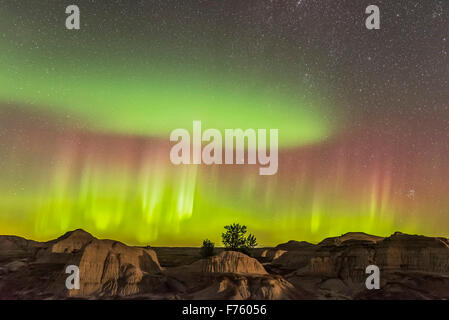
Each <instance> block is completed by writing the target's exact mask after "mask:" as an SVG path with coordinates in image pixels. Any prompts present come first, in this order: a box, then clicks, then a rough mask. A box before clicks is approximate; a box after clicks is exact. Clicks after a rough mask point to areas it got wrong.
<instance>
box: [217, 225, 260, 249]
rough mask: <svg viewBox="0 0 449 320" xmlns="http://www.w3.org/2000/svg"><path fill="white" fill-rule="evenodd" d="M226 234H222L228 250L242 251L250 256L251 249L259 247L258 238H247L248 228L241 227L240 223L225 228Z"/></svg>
mask: <svg viewBox="0 0 449 320" xmlns="http://www.w3.org/2000/svg"><path fill="white" fill-rule="evenodd" d="M224 228H225V229H226V232H225V233H222V234H221V238H222V240H223V244H224V246H225V249H226V250H232V251H240V252H243V253H246V254H249V251H250V249H252V248H254V247H255V246H257V241H256V237H255V236H254V235H252V234H250V235H249V236H248V237H245V234H246V226H241V225H240V224H238V223H233V224H231V225H229V226H225V227H224Z"/></svg>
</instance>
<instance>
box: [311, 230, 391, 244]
mask: <svg viewBox="0 0 449 320" xmlns="http://www.w3.org/2000/svg"><path fill="white" fill-rule="evenodd" d="M383 239H384V238H383V237H378V236H373V235H370V234H367V233H364V232H348V233H345V234H344V235H341V236H339V237H331V238H326V239H324V240H323V241H321V242H320V243H319V244H318V245H320V246H339V245H342V244H344V243H345V242H347V241H351V242H353V241H364V242H371V243H377V242H379V241H381V240H383Z"/></svg>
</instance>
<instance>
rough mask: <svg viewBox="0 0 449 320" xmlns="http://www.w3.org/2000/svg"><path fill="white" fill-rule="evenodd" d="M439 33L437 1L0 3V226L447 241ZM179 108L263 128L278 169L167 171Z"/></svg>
mask: <svg viewBox="0 0 449 320" xmlns="http://www.w3.org/2000/svg"><path fill="white" fill-rule="evenodd" d="M70 4H76V5H78V6H79V8H80V11H81V29H80V30H67V29H66V28H65V19H66V17H67V14H65V8H66V7H67V6H68V5H70ZM370 4H375V5H377V6H379V8H380V12H381V27H380V30H367V29H366V27H365V19H366V17H367V16H368V15H366V14H365V8H366V7H367V6H368V5H370ZM448 38H449V2H448V1H445V0H421V1H415V0H395V1H392V0H385V1H381V0H375V1H374V0H369V1H365V0H357V1H355V0H339V1H335V0H332V1H331V0H299V1H298V0H295V1H289V0H282V1H274V0H273V1H268V0H258V1H248V0H245V1H241V0H240V1H234V0H232V1H231V0H220V1H218V0H217V1H206V0H203V1H198V0H197V1H186V0H183V1H181V0H178V1H171V0H168V1H167V0H164V1H162V0H161V1H86V0H73V1H56V0H48V1H44V2H43V3H41V2H38V1H35V0H26V1H23V0H21V1H13V0H0V234H15V235H20V236H25V237H28V238H33V239H36V240H48V239H50V238H53V237H55V236H59V235H61V234H62V233H64V232H66V231H68V230H72V229H75V228H83V229H85V230H87V231H89V232H91V233H93V234H94V235H96V236H98V237H109V238H113V239H116V240H121V241H124V242H126V243H129V244H151V245H180V246H187V245H200V244H201V241H202V240H203V239H204V238H209V239H211V240H212V241H215V242H217V243H218V242H219V241H220V234H221V232H222V230H223V226H224V225H226V224H230V223H233V222H240V223H243V224H246V225H247V226H248V229H249V230H250V232H251V233H254V234H255V235H256V236H257V238H258V242H259V243H260V244H262V245H274V244H277V243H280V242H283V241H287V240H290V239H296V240H308V241H312V242H314V241H319V240H321V239H322V238H324V237H327V236H335V235H339V234H342V233H345V232H349V231H363V232H368V233H373V234H377V235H381V236H386V235H389V234H391V233H393V232H394V231H402V232H408V233H419V234H425V235H429V236H446V237H448V236H449V58H448V51H449V41H448ZM193 120H201V121H202V125H203V127H204V128H217V129H220V130H224V129H225V128H243V129H247V128H255V129H257V128H266V129H272V128H276V129H279V148H280V149H279V170H278V173H277V174H276V175H273V176H260V175H259V174H258V173H259V171H258V168H259V166H254V165H253V166H249V165H226V166H224V165H222V166H219V165H214V166H205V165H191V166H189V165H185V166H175V165H173V164H172V163H171V162H170V158H169V153H170V148H171V146H172V145H173V144H172V143H171V142H170V141H169V135H170V132H171V131H172V130H174V129H177V128H186V129H189V130H191V128H192V121H193Z"/></svg>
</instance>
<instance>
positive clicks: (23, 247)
mask: <svg viewBox="0 0 449 320" xmlns="http://www.w3.org/2000/svg"><path fill="white" fill-rule="evenodd" d="M42 246H43V245H42V244H41V243H39V242H36V241H32V240H27V239H24V238H21V237H16V236H0V253H1V255H0V259H7V258H19V257H24V256H28V255H30V254H32V252H33V251H34V250H35V249H37V248H39V247H42Z"/></svg>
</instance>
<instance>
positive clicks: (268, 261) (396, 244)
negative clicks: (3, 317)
mask: <svg viewBox="0 0 449 320" xmlns="http://www.w3.org/2000/svg"><path fill="white" fill-rule="evenodd" d="M159 254H160V256H161V257H162V260H161V261H162V263H160V261H159V259H158V255H159ZM252 255H253V257H249V256H247V255H245V254H242V253H238V252H232V251H223V250H222V249H217V251H216V255H215V256H213V257H209V258H206V259H201V258H200V256H199V249H198V248H149V247H132V246H127V245H125V244H123V243H121V242H118V241H113V240H100V239H97V238H95V237H94V236H92V235H91V234H89V233H87V232H85V231H83V230H75V231H72V232H68V233H66V234H65V235H63V236H61V237H60V238H58V239H55V240H52V241H49V242H42V243H41V242H36V241H31V240H26V239H23V238H20V237H15V236H0V299H17V298H18V299H66V298H72V297H76V298H86V299H92V298H93V299H109V298H114V299H116V298H126V299H449V241H448V239H446V238H432V237H425V236H418V235H407V234H402V233H400V232H397V233H395V234H393V235H391V236H390V237H386V238H382V237H377V236H372V235H368V234H365V233H347V234H344V235H342V236H339V237H332V238H327V239H324V240H323V241H321V242H320V243H318V244H316V245H315V244H311V243H307V242H298V241H289V242H287V243H284V244H280V245H278V246H277V247H275V248H258V249H255V250H254V251H253V252H252ZM372 264H374V265H376V266H378V267H379V268H380V270H381V275H380V281H381V288H380V289H379V290H367V289H366V287H365V280H366V278H367V276H368V275H367V274H366V273H365V269H366V267H367V266H368V265H372ZM68 265H76V266H78V267H79V270H80V289H79V290H68V289H67V288H66V286H65V280H66V278H67V277H68V274H66V273H65V269H66V267H67V266H68Z"/></svg>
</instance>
